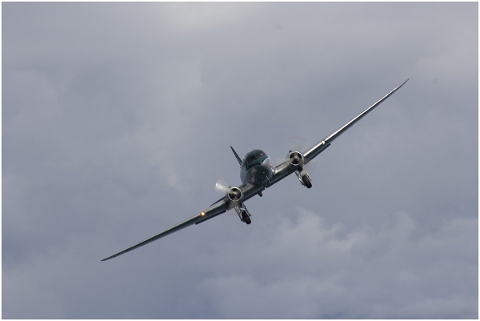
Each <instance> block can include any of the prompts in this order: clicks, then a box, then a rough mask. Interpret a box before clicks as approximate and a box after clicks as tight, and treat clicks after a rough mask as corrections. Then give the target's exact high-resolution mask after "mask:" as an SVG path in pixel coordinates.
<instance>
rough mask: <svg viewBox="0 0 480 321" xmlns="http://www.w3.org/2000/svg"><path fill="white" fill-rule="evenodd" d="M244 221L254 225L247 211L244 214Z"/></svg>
mask: <svg viewBox="0 0 480 321" xmlns="http://www.w3.org/2000/svg"><path fill="white" fill-rule="evenodd" d="M242 219H243V221H244V222H245V223H247V224H250V223H252V220H251V219H250V216H249V215H248V214H247V212H245V211H243V212H242Z"/></svg>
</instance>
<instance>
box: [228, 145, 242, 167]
mask: <svg viewBox="0 0 480 321" xmlns="http://www.w3.org/2000/svg"><path fill="white" fill-rule="evenodd" d="M230 148H231V149H232V152H233V154H234V155H235V157H236V158H237V161H238V163H239V164H240V166H242V160H241V159H240V157H238V154H237V152H235V149H233V147H232V146H230Z"/></svg>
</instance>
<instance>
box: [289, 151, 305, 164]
mask: <svg viewBox="0 0 480 321" xmlns="http://www.w3.org/2000/svg"><path fill="white" fill-rule="evenodd" d="M287 159H288V160H289V161H290V166H292V167H295V168H302V167H303V164H304V163H305V160H304V158H303V155H302V154H301V153H300V152H297V151H293V152H289V153H288V155H287Z"/></svg>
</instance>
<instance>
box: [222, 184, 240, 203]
mask: <svg viewBox="0 0 480 321" xmlns="http://www.w3.org/2000/svg"><path fill="white" fill-rule="evenodd" d="M242 198H243V193H242V191H241V190H240V189H239V188H238V187H230V188H229V189H228V191H227V195H226V197H225V199H226V201H227V202H229V203H230V202H239V201H240V200H241V199H242Z"/></svg>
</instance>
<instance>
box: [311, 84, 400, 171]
mask: <svg viewBox="0 0 480 321" xmlns="http://www.w3.org/2000/svg"><path fill="white" fill-rule="evenodd" d="M409 79H410V78H409ZM409 79H407V80H405V81H404V82H403V83H402V84H401V85H400V86H397V87H395V88H394V89H393V90H392V91H390V92H389V93H388V94H386V95H385V96H383V98H382V99H380V100H379V101H377V102H376V103H375V104H373V105H372V106H370V107H368V108H367V109H365V110H364V111H363V112H362V113H361V114H359V115H358V116H357V117H355V118H353V119H352V120H351V121H349V122H348V123H346V124H345V125H343V126H342V127H340V128H339V129H337V130H336V131H334V132H333V133H332V134H330V135H329V136H327V137H326V138H324V139H323V140H322V141H320V142H319V143H318V144H316V145H315V146H313V147H311V148H310V149H308V150H307V151H305V152H304V153H303V157H304V158H305V164H307V163H308V162H309V161H311V160H312V159H313V158H315V156H317V155H318V154H320V153H321V152H322V151H323V150H325V148H327V147H328V146H330V144H331V143H332V142H333V141H334V140H335V139H336V138H337V137H338V136H340V135H341V134H343V133H344V132H345V131H346V130H347V129H349V128H350V127H352V126H353V125H354V124H355V123H356V122H357V121H359V120H360V119H362V118H363V116H365V115H366V114H368V113H369V112H371V111H372V110H374V109H375V107H377V106H378V105H380V104H381V103H383V102H384V101H385V100H386V99H387V98H388V97H390V95H392V94H393V93H394V92H396V91H397V90H399V89H400V88H401V87H402V86H403V85H405V83H406V82H407V81H408V80H409Z"/></svg>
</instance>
